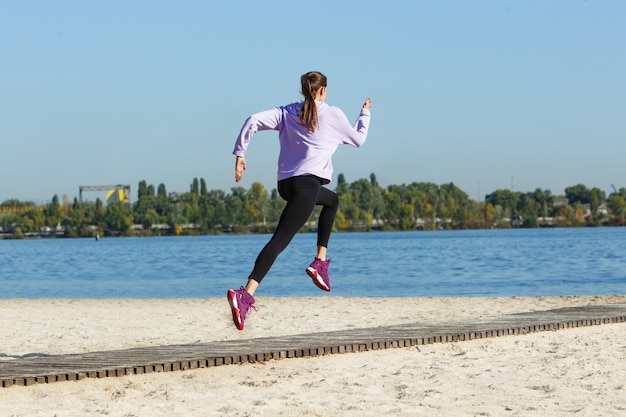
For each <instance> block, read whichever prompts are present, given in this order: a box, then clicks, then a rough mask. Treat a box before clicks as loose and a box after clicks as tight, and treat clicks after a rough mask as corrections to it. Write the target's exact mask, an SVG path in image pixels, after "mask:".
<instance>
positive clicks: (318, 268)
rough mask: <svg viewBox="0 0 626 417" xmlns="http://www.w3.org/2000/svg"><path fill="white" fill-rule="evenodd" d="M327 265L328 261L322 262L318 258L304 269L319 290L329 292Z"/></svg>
mask: <svg viewBox="0 0 626 417" xmlns="http://www.w3.org/2000/svg"><path fill="white" fill-rule="evenodd" d="M328 264H330V259H328V260H326V261H322V260H321V259H320V258H315V260H314V261H313V262H311V265H309V267H308V268H307V269H306V273H307V274H308V275H309V276H310V277H311V279H312V280H313V283H314V284H315V285H317V287H318V288H319V289H320V290H324V291H330V277H329V276H328Z"/></svg>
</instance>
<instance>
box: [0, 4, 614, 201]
mask: <svg viewBox="0 0 626 417" xmlns="http://www.w3.org/2000/svg"><path fill="white" fill-rule="evenodd" d="M213 3H215V2H208V1H154V0H153V1H147V0H146V1H142V0H136V1H106V2H105V1H99V2H96V1H69V0H68V1H56V0H49V1H44V0H40V1H32V0H22V1H4V0H0V39H1V41H0V75H1V76H0V120H1V121H0V152H1V155H2V158H1V160H0V179H1V180H0V181H1V182H0V202H1V201H4V200H6V199H9V198H18V199H21V200H31V201H35V202H37V203H45V202H47V201H49V200H50V199H51V198H52V196H53V195H55V194H57V195H58V196H59V198H61V197H62V196H63V195H67V196H68V197H69V199H70V201H71V200H72V199H73V198H74V197H77V196H78V187H79V186H80V185H109V184H130V185H131V187H132V193H131V200H134V199H136V190H137V183H138V182H139V181H141V180H146V181H147V182H148V184H153V185H155V186H157V185H158V184H160V183H163V184H165V186H166V188H167V190H168V191H169V192H173V191H186V190H188V188H189V184H190V183H191V182H192V180H193V178H194V177H197V178H204V179H205V180H206V182H207V186H208V188H209V189H221V190H224V191H227V192H229V191H230V189H231V187H234V186H236V185H240V186H243V187H245V188H248V187H249V186H250V184H252V182H254V181H259V182H261V183H263V185H265V187H266V188H268V189H271V188H274V187H275V186H276V156H277V151H278V143H277V135H276V133H275V132H262V133H259V134H257V135H256V136H255V138H254V139H253V142H252V144H251V146H250V148H249V149H248V153H247V158H246V159H247V161H248V170H247V171H246V173H245V176H244V179H243V180H242V182H240V183H239V184H236V183H235V181H234V157H233V156H232V155H231V152H232V148H233V144H234V140H235V137H236V135H237V133H238V132H239V129H240V127H241V125H242V123H243V122H244V120H245V118H246V117H247V116H248V115H250V114H251V113H254V112H256V111H260V110H265V109H269V108H272V107H275V106H278V105H282V104H287V103H290V102H293V101H298V100H300V99H301V96H300V92H299V88H300V86H299V77H300V75H301V74H302V73H304V72H307V71H309V70H319V71H322V72H323V73H325V74H326V75H327V76H328V79H329V87H328V97H327V101H328V103H329V104H332V105H337V106H339V107H341V108H342V109H343V110H344V112H345V113H346V115H347V116H348V118H349V119H351V120H354V119H355V118H356V116H357V115H358V112H359V109H360V106H361V104H362V102H363V100H364V99H365V98H366V97H371V98H372V123H371V126H370V134H369V137H368V141H367V142H366V143H365V145H364V146H363V147H362V148H360V149H356V148H352V147H348V146H343V147H340V148H339V150H338V151H337V153H336V154H335V157H334V159H333V162H334V165H335V177H334V179H336V176H337V174H339V173H343V174H344V176H345V177H346V180H347V181H348V182H352V181H356V180H358V179H360V178H369V176H370V174H371V173H375V174H376V176H377V178H378V181H379V183H380V184H381V185H383V186H388V185H391V184H402V183H411V182H414V181H416V182H434V183H436V184H443V183H449V182H453V183H454V184H456V185H457V186H458V187H460V188H461V189H462V190H463V191H465V192H466V193H467V194H468V195H469V196H470V197H471V198H473V199H482V198H483V197H484V195H485V194H488V193H490V192H493V191H495V190H497V189H513V190H515V191H522V192H526V191H533V190H535V189H536V188H542V189H544V190H545V189H547V190H550V191H552V193H553V194H556V195H559V194H563V190H564V189H565V187H568V186H571V185H576V184H579V183H582V184H585V185H586V186H588V187H590V188H591V187H598V188H600V189H602V190H604V191H606V192H607V193H610V192H611V191H612V188H611V184H614V185H615V186H616V187H617V188H620V187H626V168H624V167H625V166H626V164H625V161H624V160H625V156H626V53H625V51H626V24H625V22H626V2H624V1H623V0H613V1H610V0H607V1H600V0H596V1H594V0H590V1H580V0H552V1H545V0H542V1H521V0H519V1H506V0H502V1H481V0H475V1H461V0H459V1H443V0H442V1H419V0H415V1H393V0H389V1H384V2H381V1H369V0H361V1H336V0H335V1H326V0H320V1H316V2H293V1H283V0H278V1H272V2H258V1H239V2H222V4H213ZM330 187H331V188H334V184H331V185H330ZM87 198H88V196H87Z"/></svg>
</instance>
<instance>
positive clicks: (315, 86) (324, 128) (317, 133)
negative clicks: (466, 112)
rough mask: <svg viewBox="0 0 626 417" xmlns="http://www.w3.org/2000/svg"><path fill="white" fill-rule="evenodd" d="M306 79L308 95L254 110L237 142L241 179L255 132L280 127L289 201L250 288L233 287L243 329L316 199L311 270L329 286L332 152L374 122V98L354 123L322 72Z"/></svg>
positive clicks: (282, 189) (357, 140) (283, 186)
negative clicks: (334, 102)
mask: <svg viewBox="0 0 626 417" xmlns="http://www.w3.org/2000/svg"><path fill="white" fill-rule="evenodd" d="M301 83H302V95H303V96H304V101H301V102H298V103H292V104H288V105H286V106H282V107H277V108H274V109H272V110H267V111H263V112H260V113H256V114H253V115H252V116H250V117H249V118H248V119H247V120H246V122H245V123H244V125H243V127H242V128H241V132H240V133H239V136H238V137H237V140H236V142H235V149H234V151H233V154H234V155H235V156H236V161H235V181H236V182H239V181H240V180H241V178H242V176H243V171H245V169H246V160H245V158H244V154H245V152H246V149H247V148H248V144H249V143H250V139H251V138H252V136H253V135H254V134H255V133H256V132H258V131H260V130H278V138H279V141H280V154H279V157H278V193H279V194H280V196H281V197H282V198H283V199H284V200H285V201H287V205H286V206H285V208H284V210H283V212H282V214H281V216H280V220H279V222H278V226H277V227H276V231H275V232H274V235H273V236H272V238H271V239H270V241H269V242H268V243H267V244H266V245H265V247H264V248H263V250H261V252H260V253H259V255H258V257H257V259H256V262H255V264H254V269H253V270H252V273H251V274H250V276H249V277H248V282H247V284H246V286H245V288H244V287H241V288H240V289H239V290H228V293H227V298H228V302H229V303H230V306H231V310H232V314H233V321H234V322H235V326H237V328H238V329H239V330H243V326H244V320H245V318H246V314H247V313H248V310H249V309H250V308H253V309H255V310H256V307H254V302H255V301H254V297H253V295H254V293H255V291H256V289H257V287H258V286H259V284H260V283H261V281H262V280H263V277H265V275H266V274H267V272H268V271H269V270H270V268H271V266H272V264H273V263H274V261H275V260H276V257H277V256H278V255H279V254H280V253H281V252H282V251H283V250H284V249H285V248H286V247H287V245H288V244H289V242H290V241H291V239H292V238H293V237H294V236H295V234H296V233H297V232H298V230H300V228H301V227H302V226H303V225H304V224H305V223H306V221H307V220H308V219H309V217H310V216H311V213H313V209H314V208H315V206H316V205H321V206H323V208H322V211H321V213H320V217H319V220H318V232H317V256H316V257H315V258H314V260H313V262H312V263H311V265H309V267H308V268H306V273H307V274H308V275H309V276H310V277H311V278H312V279H313V283H314V284H315V285H317V286H318V287H319V288H320V289H322V290H324V291H330V278H329V277H328V264H329V263H330V259H328V260H327V259H326V249H327V247H328V240H329V238H330V232H331V230H332V228H333V222H334V221H335V214H336V213H337V207H338V205H339V198H338V197H337V194H335V193H334V192H332V191H330V190H329V189H327V188H324V187H323V185H326V184H328V183H330V181H331V178H332V174H333V166H332V162H331V157H332V155H333V153H334V152H335V150H336V149H337V146H339V145H340V144H346V145H352V146H356V147H359V146H361V145H362V144H363V142H365V139H366V137H367V131H368V127H369V123H370V99H369V98H368V99H367V100H365V103H364V104H363V106H362V109H361V113H360V115H359V117H358V118H357V120H356V123H355V124H354V126H352V125H351V124H350V122H349V121H348V118H347V117H346V116H345V114H344V113H343V112H342V111H341V109H339V108H338V107H333V106H329V105H328V104H326V103H325V100H326V85H327V84H326V77H325V76H324V75H323V74H322V73H320V72H317V71H313V72H308V73H306V74H304V75H302V77H301Z"/></svg>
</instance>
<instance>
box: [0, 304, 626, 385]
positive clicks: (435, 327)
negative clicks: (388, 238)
mask: <svg viewBox="0 0 626 417" xmlns="http://www.w3.org/2000/svg"><path fill="white" fill-rule="evenodd" d="M625 320H626V303H620V304H607V305H595V306H587V307H573V308H561V309H556V310H547V311H538V312H529V313H521V314H512V315H506V316H502V317H498V318H496V319H489V320H476V321H475V322H472V323H468V322H460V321H449V322H446V323H443V324H441V323H439V324H428V323H419V322H416V323H411V324H404V325H397V326H386V327H375V328H364V329H351V330H342V331H335V332H325V333H311V334H302V335H293V336H283V337H266V338H256V339H246V340H236V341H235V340H232V341H219V342H210V343H199V344H188V345H171V346H158V347H148V348H135V349H124V350H114V351H104V352H90V353H79V354H69V355H31V356H30V357H24V358H20V359H17V360H4V361H0V386H2V387H11V386H13V385H33V384H38V383H50V382H58V381H76V380H81V379H84V378H104V377H113V376H123V375H130V374H145V373H151V372H170V371H178V370H184V369H195V368H205V367H210V366H219V365H230V364H238V363H246V362H256V361H265V360H269V359H284V358H298V357H305V356H319V355H328V354H336V353H346V352H361V351H367V350H377V349H387V348H396V347H408V346H415V345H426V344H430V343H445V342H457V341H464V340H472V339H481V338H488V337H499V336H507V335H518V334H526V333H532V332H540V331H551V330H559V329H567V328H572V327H581V326H593V325H599V324H609V323H623V322H624V321H625Z"/></svg>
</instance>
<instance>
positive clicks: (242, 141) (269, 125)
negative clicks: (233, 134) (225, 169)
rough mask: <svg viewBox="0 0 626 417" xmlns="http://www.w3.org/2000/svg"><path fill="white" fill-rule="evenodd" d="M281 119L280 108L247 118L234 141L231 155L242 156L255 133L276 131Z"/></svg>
mask: <svg viewBox="0 0 626 417" xmlns="http://www.w3.org/2000/svg"><path fill="white" fill-rule="evenodd" d="M281 117H282V111H281V109H280V108H274V109H271V110H266V111H262V112H259V113H255V114H253V115H252V116H250V117H248V118H247V119H246V121H245V122H244V124H243V126H242V127H241V131H240V132H239V135H238V136H237V139H236V140H235V148H234V149H233V155H236V156H244V155H245V153H246V150H247V149H248V145H249V144H250V139H252V136H254V134H255V133H256V132H258V131H260V130H278V126H279V124H280V120H281Z"/></svg>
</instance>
